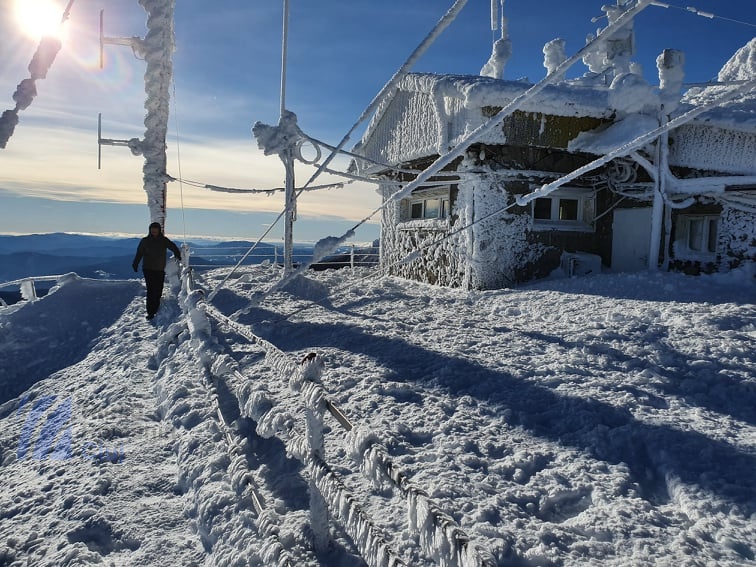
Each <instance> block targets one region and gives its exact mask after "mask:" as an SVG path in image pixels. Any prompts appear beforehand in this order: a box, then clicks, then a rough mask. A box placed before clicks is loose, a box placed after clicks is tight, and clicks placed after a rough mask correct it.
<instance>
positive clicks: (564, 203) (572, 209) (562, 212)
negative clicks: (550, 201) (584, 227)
mask: <svg viewBox="0 0 756 567" xmlns="http://www.w3.org/2000/svg"><path fill="white" fill-rule="evenodd" d="M559 220H578V200H577V199H559Z"/></svg>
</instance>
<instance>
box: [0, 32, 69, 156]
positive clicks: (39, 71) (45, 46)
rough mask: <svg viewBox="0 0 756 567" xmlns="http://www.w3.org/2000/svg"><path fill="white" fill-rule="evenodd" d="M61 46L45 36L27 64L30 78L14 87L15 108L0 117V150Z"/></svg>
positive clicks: (52, 38)
mask: <svg viewBox="0 0 756 567" xmlns="http://www.w3.org/2000/svg"><path fill="white" fill-rule="evenodd" d="M61 45H62V44H61V42H60V40H59V39H58V38H57V37H49V36H45V37H43V38H42V40H41V41H40V42H39V47H38V48H37V51H36V53H35V54H34V57H32V60H31V63H29V74H30V77H29V78H28V79H24V80H23V81H21V82H20V83H19V84H18V86H17V87H16V92H14V93H13V100H14V102H15V103H16V106H15V108H12V109H9V110H6V111H5V112H3V114H2V115H0V148H5V146H6V145H7V144H8V140H9V139H10V137H11V136H12V135H13V131H14V130H15V129H16V125H17V124H18V113H19V112H20V111H22V110H26V109H27V108H28V107H29V105H31V103H32V100H34V97H35V96H37V85H36V82H37V81H38V80H40V79H44V78H45V77H46V76H47V71H49V70H50V66H51V65H52V64H53V61H55V56H56V55H58V51H60V48H61Z"/></svg>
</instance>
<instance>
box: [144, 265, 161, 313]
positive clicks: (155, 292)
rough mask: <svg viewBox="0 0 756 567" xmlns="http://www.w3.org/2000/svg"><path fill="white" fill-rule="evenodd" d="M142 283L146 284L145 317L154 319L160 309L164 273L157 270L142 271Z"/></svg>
mask: <svg viewBox="0 0 756 567" xmlns="http://www.w3.org/2000/svg"><path fill="white" fill-rule="evenodd" d="M143 272H144V283H146V284H147V316H148V317H154V316H155V313H157V310H158V308H159V307H160V297H161V296H162V295H163V282H164V281H165V272H163V271H158V270H143Z"/></svg>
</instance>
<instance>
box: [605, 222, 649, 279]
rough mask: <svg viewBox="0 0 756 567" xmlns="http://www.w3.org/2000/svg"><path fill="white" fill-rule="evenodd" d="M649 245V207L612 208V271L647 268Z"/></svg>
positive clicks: (634, 270) (632, 270) (630, 270)
mask: <svg viewBox="0 0 756 567" xmlns="http://www.w3.org/2000/svg"><path fill="white" fill-rule="evenodd" d="M650 246H651V207H643V208H639V209H614V222H613V223H612V271H614V272H637V271H639V270H645V269H646V268H648V251H649V248H650Z"/></svg>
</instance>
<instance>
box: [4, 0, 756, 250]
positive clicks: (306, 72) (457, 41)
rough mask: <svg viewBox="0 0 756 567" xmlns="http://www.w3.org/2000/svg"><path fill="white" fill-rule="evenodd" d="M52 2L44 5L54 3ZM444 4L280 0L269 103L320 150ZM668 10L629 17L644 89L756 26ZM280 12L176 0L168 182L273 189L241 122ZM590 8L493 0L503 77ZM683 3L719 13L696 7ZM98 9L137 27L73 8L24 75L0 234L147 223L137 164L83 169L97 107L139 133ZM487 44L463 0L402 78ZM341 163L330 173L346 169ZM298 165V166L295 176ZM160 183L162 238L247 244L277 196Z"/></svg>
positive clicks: (114, 154)
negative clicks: (661, 60)
mask: <svg viewBox="0 0 756 567" xmlns="http://www.w3.org/2000/svg"><path fill="white" fill-rule="evenodd" d="M20 1H21V2H22V3H26V4H29V3H32V2H35V1H37V0H20ZM49 1H53V0H49ZM606 1H607V2H608V1H609V0H606ZM66 3H67V2H66V1H64V0H59V1H57V2H56V4H57V5H58V6H59V11H60V12H61V13H62V11H63V8H64V7H65V4H66ZM452 3H453V2H452V0H412V1H411V2H407V1H406V0H403V1H399V0H382V1H381V2H376V1H375V0H370V1H367V0H320V1H318V2H312V1H311V0H291V20H290V22H291V23H290V38H289V58H288V74H287V93H286V103H287V108H288V109H289V110H291V111H293V112H295V113H296V114H297V116H298V118H299V125H300V127H301V128H302V129H303V130H304V131H305V132H307V133H308V134H309V135H311V136H313V137H315V138H318V139H321V140H323V141H325V142H329V143H331V144H336V143H337V142H338V141H339V140H340V139H341V138H342V136H343V135H344V134H345V133H346V132H347V130H348V129H349V128H350V127H351V126H352V124H353V123H354V122H355V120H356V119H357V117H358V116H359V115H360V114H361V112H362V111H363V109H364V108H365V107H366V106H367V105H368V103H369V102H370V101H371V100H372V98H373V97H374V96H375V94H376V93H377V92H378V90H379V89H380V88H381V87H382V86H383V85H384V83H385V82H386V81H387V80H388V79H389V78H390V77H391V75H392V74H393V73H394V72H395V71H396V69H397V68H398V67H399V66H400V65H401V64H402V63H403V62H404V60H405V59H406V58H407V56H408V55H409V53H410V52H411V51H412V50H413V49H414V48H415V47H416V46H417V45H418V43H419V42H420V41H421V40H422V39H423V38H424V37H425V36H426V35H427V33H428V31H429V30H430V29H431V28H432V27H433V25H434V24H435V23H436V21H437V20H438V19H439V18H440V17H441V16H442V15H443V14H444V13H445V12H446V11H447V10H448V9H449V7H450V6H451V5H452ZM668 3H669V4H672V5H673V6H678V8H677V9H676V8H667V9H665V8H661V7H656V6H651V7H649V8H647V9H646V10H645V11H644V12H643V13H641V14H640V16H639V17H638V18H637V20H636V39H637V45H638V54H637V55H636V57H635V60H636V61H638V62H639V63H640V64H641V65H642V66H643V68H644V74H645V76H646V78H647V79H648V80H649V81H650V82H652V83H654V84H655V83H657V80H656V68H655V59H656V56H657V55H658V54H659V53H660V52H661V51H662V50H663V49H664V48H666V47H670V48H675V49H681V50H683V51H685V53H686V65H685V69H686V80H687V81H689V82H701V81H706V80H709V79H711V78H713V77H715V76H716V73H717V71H718V70H719V68H720V67H721V66H722V64H723V63H724V62H725V61H726V60H727V59H728V58H729V57H730V56H731V55H732V53H734V52H735V51H736V50H737V49H738V48H740V47H741V46H743V45H744V44H745V43H746V42H747V41H749V40H750V39H751V38H752V37H754V35H756V32H755V30H756V28H754V27H753V26H748V25H744V24H742V23H737V22H733V21H730V20H739V21H744V22H749V23H751V24H753V23H756V1H754V0H729V1H722V0H684V1H683V0H670V1H669V2H668ZM15 4H16V0H0V34H2V36H1V37H2V38H3V39H2V42H1V43H0V110H4V109H6V108H12V107H13V106H14V103H13V101H12V98H11V97H12V94H13V92H14V91H15V88H16V85H17V84H18V82H20V81H21V80H22V79H24V78H26V77H27V76H28V71H27V69H26V67H27V65H28V64H29V61H30V60H31V57H32V55H33V54H34V51H35V49H36V46H37V40H36V39H34V38H32V37H30V36H29V35H28V34H26V33H24V30H22V29H21V28H22V27H23V26H22V25H21V24H20V23H18V22H17V20H16V18H15V13H14V12H15ZM282 5H283V2H282V1H275V0H265V1H259V0H217V1H214V2H200V1H198V0H176V25H175V31H176V53H175V54H174V77H175V99H174V101H173V106H172V109H171V110H172V117H171V124H170V134H169V139H168V145H169V152H170V153H169V158H168V160H169V161H168V163H169V166H168V170H169V173H170V174H171V175H173V176H175V177H178V176H179V167H180V173H181V176H182V177H184V178H185V179H190V180H194V181H200V182H202V183H208V184H213V185H223V186H231V187H255V188H269V187H279V186H281V185H282V184H283V178H284V172H283V167H282V165H281V163H280V160H279V159H278V158H277V157H273V156H268V157H265V156H263V155H262V152H261V151H260V150H258V149H257V144H256V142H255V140H254V139H253V137H252V135H251V133H250V128H251V125H252V124H253V123H254V122H255V121H261V122H265V123H268V124H275V123H276V122H277V120H278V114H279V105H280V99H279V97H280V66H281V26H282V24H281V22H282ZM601 5H602V2H601V1H594V0H506V2H505V5H504V13H505V16H506V17H507V19H508V22H509V32H510V37H511V39H512V42H513V50H514V52H513V56H512V59H511V60H510V62H509V64H508V65H507V68H506V70H505V78H509V79H518V78H521V77H528V78H530V79H531V80H532V81H537V80H539V79H541V78H542V77H543V76H544V75H545V69H544V67H543V55H542V51H541V49H542V47H543V44H544V43H546V42H547V41H549V40H551V39H554V38H556V37H561V38H563V39H565V40H566V42H567V53H568V54H571V53H574V52H575V51H577V50H578V49H579V48H580V47H581V46H582V45H583V44H584V41H585V36H586V34H587V33H590V32H593V31H595V30H596V29H597V28H598V27H600V26H603V25H604V22H605V20H600V21H598V22H596V23H592V22H591V18H592V17H596V16H601V14H602V12H601V10H600V8H601ZM686 6H694V7H695V8H698V9H699V10H702V11H705V12H710V13H713V14H715V15H716V16H718V17H717V18H714V19H709V18H704V17H701V16H697V15H695V14H693V13H691V12H690V11H687V10H685V9H684V8H685V7H686ZM102 7H105V8H106V10H105V34H106V35H107V36H112V37H130V36H141V35H144V33H145V22H146V13H145V11H144V10H143V9H142V8H141V6H140V5H139V4H138V3H137V0H109V1H108V2H103V1H102V0H99V1H95V0H76V2H75V3H74V5H73V9H72V12H71V18H70V20H69V21H68V22H67V24H66V26H65V31H66V37H65V39H64V46H63V49H62V51H61V52H60V54H59V55H58V58H57V59H56V61H55V63H54V64H53V66H52V69H51V70H50V72H49V74H48V76H47V78H46V79H45V80H42V81H38V83H37V89H38V96H37V97H36V99H35V100H34V102H33V103H32V105H31V106H30V107H29V108H28V109H26V110H25V111H23V112H21V114H20V119H21V121H20V123H19V125H18V126H17V128H16V133H15V134H14V136H13V137H12V138H11V139H10V142H9V143H8V147H7V148H6V149H4V150H0V232H4V233H30V232H51V231H68V232H94V233H127V234H140V233H142V232H144V230H145V229H144V227H145V226H146V225H147V224H148V221H149V215H148V210H147V207H146V205H145V194H144V192H143V190H142V174H141V168H142V159H141V158H137V157H134V156H132V155H131V153H130V152H129V151H128V150H127V149H125V148H118V147H105V148H103V169H102V170H98V169H97V144H96V127H97V113H98V112H102V113H103V136H104V137H107V138H117V139H128V138H132V137H142V136H143V133H144V126H143V119H144V108H143V103H144V98H145V95H144V86H143V83H142V76H143V73H144V63H143V62H142V61H138V60H137V59H135V58H134V56H133V55H132V53H131V50H130V49H128V48H126V47H118V46H109V47H107V48H106V53H105V56H106V63H105V68H104V69H103V70H100V69H99V68H98V51H99V50H98V42H97V36H98V26H99V24H98V22H99V11H100V9H101V8H102ZM495 37H498V32H492V31H491V29H490V0H469V1H468V4H467V6H466V7H465V9H464V10H463V12H462V14H461V15H460V17H459V18H458V19H457V20H456V21H455V22H454V23H453V24H452V25H451V26H450V27H449V28H448V29H447V30H446V31H445V33H444V35H443V36H442V37H441V38H440V39H439V40H438V41H437V42H436V43H435V44H434V45H433V47H431V49H430V50H429V52H428V53H427V54H426V55H425V56H424V57H423V58H422V59H421V60H420V62H419V63H418V64H417V66H416V67H415V69H414V70H416V71H432V72H437V73H460V74H477V73H478V72H479V70H480V68H481V67H482V66H483V64H484V63H485V62H486V60H487V59H488V56H489V54H490V50H491V43H492V40H493V39H495ZM584 72H585V67H584V66H582V65H576V66H575V67H574V68H573V69H572V71H571V73H570V74H568V76H578V75H581V74H582V73H584ZM361 133H362V130H360V131H359V132H358V133H357V134H355V135H354V136H353V137H352V139H351V141H350V143H349V144H348V145H349V146H351V145H353V144H354V143H356V142H357V141H358V140H359V136H360V134H361ZM177 150H180V152H177ZM179 153H180V161H179V159H178V155H179ZM340 165H341V167H345V166H346V161H343V160H342V161H341V162H340ZM311 173H312V169H308V168H300V169H298V171H297V179H298V181H299V182H300V183H301V182H304V181H305V180H306V179H307V178H309V176H310V174H311ZM326 180H327V178H321V180H319V182H322V181H326ZM168 190H169V195H168V201H169V202H168V206H169V209H168V220H167V225H168V226H167V227H166V228H167V232H168V233H169V234H172V235H176V236H180V235H183V234H184V232H186V233H187V234H188V235H206V236H223V237H244V238H247V239H256V238H258V237H259V236H260V235H261V234H262V232H263V231H264V230H265V229H266V228H267V226H268V225H269V223H271V222H272V221H273V220H274V219H275V218H276V216H277V215H278V213H279V212H280V210H281V208H282V206H283V197H282V196H281V195H280V194H278V195H275V196H232V195H227V194H220V193H211V192H208V191H206V190H200V189H196V188H194V187H190V186H187V185H183V186H181V185H179V184H178V183H171V184H169V189H168ZM182 198H183V203H184V208H183V211H182V208H181V202H182ZM378 204H379V201H378V197H377V195H376V193H375V191H374V190H373V189H372V188H371V187H369V186H364V185H360V186H357V185H348V186H346V187H345V188H342V189H333V190H328V191H320V192H314V193H307V194H305V195H304V196H303V197H302V199H301V201H300V203H299V211H298V213H299V216H298V221H297V224H296V225H295V238H296V239H297V240H300V241H314V240H318V239H319V238H321V237H323V236H328V235H341V234H342V233H343V232H344V231H345V230H346V229H347V228H349V227H351V226H353V225H354V224H355V223H356V221H359V220H360V219H362V218H363V217H364V216H366V215H367V214H368V213H369V212H370V211H372V210H373V209H374V208H375V207H376V206H377V205H378ZM376 220H377V219H376ZM281 233H282V228H280V227H277V228H275V229H274V230H273V231H272V232H271V239H276V238H280V236H281ZM377 235H378V226H377V224H375V223H372V224H368V225H365V227H363V228H362V229H360V231H358V233H357V235H356V240H358V241H369V240H372V239H374V238H376V237H377Z"/></svg>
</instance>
